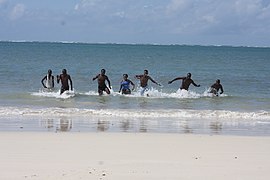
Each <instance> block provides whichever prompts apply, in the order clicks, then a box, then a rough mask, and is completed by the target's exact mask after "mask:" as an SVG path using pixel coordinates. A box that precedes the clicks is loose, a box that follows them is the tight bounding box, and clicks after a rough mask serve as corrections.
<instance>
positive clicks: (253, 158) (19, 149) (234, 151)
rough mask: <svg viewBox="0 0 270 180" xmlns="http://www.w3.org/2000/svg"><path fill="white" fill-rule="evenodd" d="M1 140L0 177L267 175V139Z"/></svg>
mask: <svg viewBox="0 0 270 180" xmlns="http://www.w3.org/2000/svg"><path fill="white" fill-rule="evenodd" d="M0 142H1V143H0V152H1V153H0V159H1V161H0V169H1V173H0V179H15V180H16V179H46V180H47V179H99V180H100V179H113V180H122V179H123V180H126V179H129V180H133V179H139V180H142V179H145V180H151V179H153V180H158V179H160V180H164V179H170V180H174V179H175V180H176V179H177V180H179V179H190V180H198V179H209V180H210V179H218V180H223V179H224V180H228V179H238V180H254V179H256V180H267V179H269V178H270V175H269V164H270V153H269V152H270V137H256V136H244V137H243V136H224V135H222V136H221V135H213V136H210V135H194V134H188V135H187V134H165V133H156V134H155V133H101V132H99V133H82V132H81V133H74V132H69V133H66V132H61V133H53V132H47V133H46V132H0Z"/></svg>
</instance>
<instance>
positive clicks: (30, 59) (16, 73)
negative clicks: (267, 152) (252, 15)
mask: <svg viewBox="0 0 270 180" xmlns="http://www.w3.org/2000/svg"><path fill="white" fill-rule="evenodd" d="M0 62H1V63H0V77H1V78H0V84H1V88H0V131H49V132H64V131H67V132H101V131H102V132H103V131H105V132H154V133H193V134H228V135H263V136H265V135H266V136H269V135H270V131H269V130H270V95H269V90H270V82H269V81H268V79H269V78H270V71H269V67H270V48H268V47H230V46H190V45H137V44H87V43H67V42H66V43H63V42H0ZM64 68H65V69H67V73H68V74H69V75H70V76H71V79H72V81H73V87H74V91H73V92H70V93H67V94H66V93H64V94H62V95H60V93H59V89H60V84H57V83H56V82H55V90H54V91H53V92H46V91H44V90H43V88H42V84H41V79H42V78H43V77H44V76H45V75H46V74H47V71H48V69H52V71H53V75H54V76H55V79H56V75H59V74H61V71H62V69H64ZM103 68H104V69H106V75H107V76H108V77H109V79H110V81H111V85H112V89H111V94H110V95H106V93H105V94H104V95H103V96H99V95H98V91H97V81H92V78H93V77H95V76H96V75H97V74H99V73H100V70H101V69H103ZM145 69H147V70H148V71H149V75H150V76H151V77H152V78H153V79H154V80H155V81H157V82H158V83H160V84H161V86H157V85H156V84H154V83H152V82H151V81H149V82H148V85H149V91H148V92H147V94H149V97H148V96H146V95H143V96H141V95H140V93H139V90H138V87H139V81H138V80H137V79H136V78H135V77H134V76H135V75H138V74H143V71H144V70H145ZM189 72H190V73H191V74H192V79H193V80H194V82H195V83H196V84H200V85H201V86H200V87H194V86H193V85H190V88H189V91H183V90H182V91H181V90H179V87H180V84H181V81H180V80H178V81H175V82H173V83H172V84H168V81H170V80H172V79H174V78H176V77H182V76H186V74H187V73H189ZM124 73H127V74H128V75H129V79H130V80H131V81H133V82H134V84H135V85H136V89H135V90H134V91H133V92H132V94H131V95H122V94H120V93H118V90H119V87H120V81H121V80H122V74H124ZM216 79H220V80H221V84H222V85H223V88H224V93H223V94H222V95H220V96H218V97H215V96H212V95H211V94H209V93H208V89H209V87H210V86H211V85H212V84H213V83H214V82H215V81H216Z"/></svg>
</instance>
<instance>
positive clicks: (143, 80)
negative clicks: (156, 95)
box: [135, 70, 161, 95]
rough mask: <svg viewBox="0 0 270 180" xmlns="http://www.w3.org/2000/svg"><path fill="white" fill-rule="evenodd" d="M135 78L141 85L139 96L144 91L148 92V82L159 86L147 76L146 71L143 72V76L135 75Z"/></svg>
mask: <svg viewBox="0 0 270 180" xmlns="http://www.w3.org/2000/svg"><path fill="white" fill-rule="evenodd" d="M135 78H137V79H139V80H140V85H141V95H143V94H144V92H145V91H146V90H148V84H147V83H148V80H150V81H152V82H153V83H155V84H156V85H158V86H161V85H160V84H159V83H157V82H156V81H155V80H153V79H152V78H151V77H150V76H148V70H144V74H141V75H136V76H135Z"/></svg>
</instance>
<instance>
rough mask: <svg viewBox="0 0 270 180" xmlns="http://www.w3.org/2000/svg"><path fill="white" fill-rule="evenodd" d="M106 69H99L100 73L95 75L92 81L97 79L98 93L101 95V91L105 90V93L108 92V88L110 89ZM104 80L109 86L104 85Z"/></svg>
mask: <svg viewBox="0 0 270 180" xmlns="http://www.w3.org/2000/svg"><path fill="white" fill-rule="evenodd" d="M105 73H106V70H105V69H101V72H100V74H98V75H97V76H96V77H94V78H93V81H94V80H96V79H98V94H99V95H100V96H101V95H102V94H103V91H105V92H106V93H107V94H110V93H111V92H110V90H109V88H110V89H111V82H110V80H109V78H108V76H106V75H105ZM105 81H107V82H108V85H109V88H108V87H107V86H106V83H105Z"/></svg>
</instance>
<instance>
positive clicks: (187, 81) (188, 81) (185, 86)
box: [168, 73, 200, 91]
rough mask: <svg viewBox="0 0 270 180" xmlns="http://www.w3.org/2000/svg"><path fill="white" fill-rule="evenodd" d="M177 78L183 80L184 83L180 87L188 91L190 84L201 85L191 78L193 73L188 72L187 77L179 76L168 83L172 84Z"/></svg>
mask: <svg viewBox="0 0 270 180" xmlns="http://www.w3.org/2000/svg"><path fill="white" fill-rule="evenodd" d="M176 80H182V84H181V86H180V89H185V90H187V91H188V88H189V86H190V84H193V85H194V86H195V87H200V85H197V84H196V83H194V81H193V80H192V79H191V73H187V77H177V78H175V79H173V80H171V81H169V82H168V84H171V83H172V82H174V81H176Z"/></svg>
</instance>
